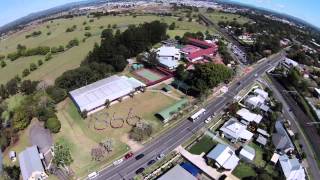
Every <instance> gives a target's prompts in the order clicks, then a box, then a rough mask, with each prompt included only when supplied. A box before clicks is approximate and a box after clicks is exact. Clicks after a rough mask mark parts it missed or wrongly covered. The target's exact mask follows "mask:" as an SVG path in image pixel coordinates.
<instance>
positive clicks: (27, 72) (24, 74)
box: [22, 69, 30, 77]
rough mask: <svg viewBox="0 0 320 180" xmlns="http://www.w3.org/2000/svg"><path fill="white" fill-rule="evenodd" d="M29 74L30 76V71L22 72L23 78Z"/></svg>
mask: <svg viewBox="0 0 320 180" xmlns="http://www.w3.org/2000/svg"><path fill="white" fill-rule="evenodd" d="M29 74H30V71H29V69H24V70H23V71H22V77H26V76H28V75H29Z"/></svg>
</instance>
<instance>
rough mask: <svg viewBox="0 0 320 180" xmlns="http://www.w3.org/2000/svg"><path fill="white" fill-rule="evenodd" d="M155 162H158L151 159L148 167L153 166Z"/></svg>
mask: <svg viewBox="0 0 320 180" xmlns="http://www.w3.org/2000/svg"><path fill="white" fill-rule="evenodd" d="M155 162H156V160H154V159H151V160H150V161H149V162H148V163H147V165H148V166H151V165H152V164H154V163H155Z"/></svg>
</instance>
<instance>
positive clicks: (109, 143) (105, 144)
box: [99, 138, 113, 153]
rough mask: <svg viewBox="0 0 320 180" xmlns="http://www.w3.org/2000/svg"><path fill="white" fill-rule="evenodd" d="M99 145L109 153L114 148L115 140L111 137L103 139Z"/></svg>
mask: <svg viewBox="0 0 320 180" xmlns="http://www.w3.org/2000/svg"><path fill="white" fill-rule="evenodd" d="M99 145H100V146H101V147H102V148H103V149H104V150H105V151H107V152H108V153H109V152H111V151H112V150H113V141H112V139H110V138H107V139H105V140H103V141H101V142H100V143H99Z"/></svg>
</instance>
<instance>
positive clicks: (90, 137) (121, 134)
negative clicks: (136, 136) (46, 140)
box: [54, 92, 176, 177]
mask: <svg viewBox="0 0 320 180" xmlns="http://www.w3.org/2000/svg"><path fill="white" fill-rule="evenodd" d="M175 102H176V100H174V99H172V98H170V97H168V96H165V95H163V94H161V93H154V92H145V93H141V94H138V95H135V96H134V97H133V98H130V99H126V100H123V102H121V103H117V104H114V105H112V106H111V107H109V108H108V109H104V110H101V111H99V112H97V113H95V114H93V115H92V116H95V117H97V118H99V119H101V120H105V119H107V117H106V115H105V112H107V113H109V114H110V115H111V116H112V115H113V113H114V112H116V114H115V117H117V118H119V117H121V118H126V116H127V114H128V111H129V109H130V108H133V112H134V114H135V115H138V116H140V117H141V118H142V119H143V120H145V121H147V122H149V123H150V124H151V125H152V126H153V127H154V134H155V133H157V132H159V131H160V130H162V129H163V126H162V124H161V122H160V121H159V120H157V119H156V117H155V116H154V113H156V112H158V111H159V110H161V109H162V108H164V107H166V106H169V105H171V104H173V103H175ZM57 109H58V113H57V115H58V118H59V120H60V121H61V124H62V128H61V131H60V133H58V134H56V135H55V136H54V140H55V141H56V142H57V141H60V142H62V143H65V144H68V145H69V146H70V147H71V154H72V156H73V158H74V163H73V164H72V165H71V168H72V169H73V170H74V171H75V172H76V175H77V176H78V177H82V176H84V175H86V174H88V173H89V172H92V171H93V170H97V169H98V168H99V167H101V166H102V165H106V164H107V163H108V162H110V161H112V160H114V159H115V158H118V157H119V156H122V155H123V154H124V153H125V152H127V151H128V150H129V149H130V147H131V146H130V145H131V144H129V146H128V145H127V144H128V142H127V141H128V139H127V135H128V132H129V131H130V129H131V126H129V125H128V124H124V126H123V127H122V128H118V129H113V128H111V127H110V125H109V124H108V125H107V128H106V129H104V130H99V131H98V130H95V129H94V123H95V122H94V120H92V119H91V120H90V117H88V118H87V119H82V118H81V116H80V114H79V113H78V111H77V109H76V107H75V105H74V104H73V103H72V102H71V100H69V99H67V100H65V101H63V102H62V103H60V104H59V105H58V108H57ZM106 137H108V138H111V139H113V142H114V144H113V146H114V150H113V151H112V153H110V154H108V155H106V157H105V158H104V159H103V160H102V161H100V162H96V161H92V160H91V155H90V153H91V149H92V148H94V147H96V146H97V145H98V143H99V142H101V141H102V140H104V139H105V138H106ZM131 143H132V142H131ZM79 149H81V151H79Z"/></svg>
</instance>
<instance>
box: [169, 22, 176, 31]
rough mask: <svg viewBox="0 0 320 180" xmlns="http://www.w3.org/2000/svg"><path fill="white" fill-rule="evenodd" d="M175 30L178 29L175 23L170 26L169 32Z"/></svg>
mask: <svg viewBox="0 0 320 180" xmlns="http://www.w3.org/2000/svg"><path fill="white" fill-rule="evenodd" d="M175 28H176V23H175V22H173V23H171V24H170V26H169V30H174V29H175Z"/></svg>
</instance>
